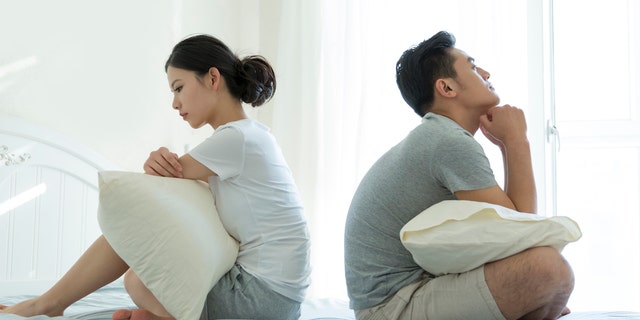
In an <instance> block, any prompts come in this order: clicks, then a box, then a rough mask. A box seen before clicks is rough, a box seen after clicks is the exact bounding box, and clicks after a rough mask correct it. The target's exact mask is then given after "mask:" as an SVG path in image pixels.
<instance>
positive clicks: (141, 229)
mask: <svg viewBox="0 0 640 320" xmlns="http://www.w3.org/2000/svg"><path fill="white" fill-rule="evenodd" d="M98 180H99V186H100V202H99V206H98V221H99V223H100V227H101V228H102V232H103V233H104V236H105V238H106V239H107V241H108V242H109V243H110V244H111V246H112V247H113V248H114V249H115V251H116V253H118V255H119V256H120V257H121V258H122V259H123V260H124V261H125V262H126V263H127V264H128V265H129V266H130V267H131V269H132V270H133V271H134V272H135V273H136V274H137V275H138V277H139V278H140V279H141V280H142V282H143V283H144V284H145V285H146V286H147V288H149V290H151V292H153V294H154V295H155V297H156V298H157V299H158V300H159V301H160V303H162V305H163V306H164V307H165V308H166V309H167V311H169V313H171V315H172V316H173V317H175V318H177V319H181V320H183V319H184V320H191V319H199V318H200V314H201V313H202V309H203V306H204V302H205V299H206V296H207V294H208V293H209V291H210V290H211V288H212V287H213V286H214V285H215V283H216V282H217V281H218V280H219V279H220V278H221V277H222V276H223V275H224V274H225V273H226V272H227V271H229V270H230V269H231V267H232V266H233V265H234V263H235V260H236V258H237V255H238V243H237V242H236V241H235V240H234V239H233V238H232V237H231V236H229V234H228V233H227V232H226V230H225V229H224V227H223V226H222V223H221V222H220V219H219V217H218V213H217V211H216V207H215V204H214V199H213V195H212V193H211V191H210V190H209V187H208V186H207V185H206V184H205V183H203V182H200V181H195V180H187V179H177V178H164V177H157V176H150V175H146V174H142V173H133V172H119V171H104V172H100V173H99V179H98Z"/></svg>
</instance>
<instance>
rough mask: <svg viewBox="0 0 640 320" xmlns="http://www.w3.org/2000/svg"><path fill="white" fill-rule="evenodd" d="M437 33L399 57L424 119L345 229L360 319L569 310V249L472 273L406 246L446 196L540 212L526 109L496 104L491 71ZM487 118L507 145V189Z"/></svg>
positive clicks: (369, 177)
mask: <svg viewBox="0 0 640 320" xmlns="http://www.w3.org/2000/svg"><path fill="white" fill-rule="evenodd" d="M454 45H455V38H454V37H453V35H451V34H449V33H447V32H439V33H437V34H436V35H434V36H433V37H431V38H430V39H428V40H425V41H423V42H422V43H420V44H419V45H418V46H416V47H413V48H411V49H409V50H407V51H405V52H404V54H403V55H402V56H401V57H400V59H399V61H398V63H397V65H396V76H397V83H398V87H399V89H400V92H401V94H402V96H403V98H404V99H405V101H406V102H407V103H408V104H409V105H410V106H411V107H412V108H413V110H414V111H415V112H416V113H417V114H418V115H420V116H421V117H422V118H423V121H422V123H421V124H420V125H418V126H417V127H416V128H415V129H414V130H413V131H412V132H411V133H409V135H408V136H407V137H406V138H405V139H404V140H403V141H401V142H400V143H399V144H397V145H396V146H394V147H393V148H391V149H390V150H389V151H388V152H387V153H386V154H384V155H383V156H382V157H381V158H380V159H379V160H378V161H377V162H376V163H375V164H374V165H373V166H372V168H371V169H370V170H369V172H368V173H367V174H366V175H365V177H364V178H363V179H362V181H361V183H360V186H359V187H358V189H357V191H356V193H355V195H354V197H353V201H352V203H351V207H350V208H349V214H348V216H347V221H346V228H345V272H346V280H347V288H348V292H349V297H350V300H351V301H350V305H351V308H352V309H354V310H355V312H356V318H357V319H359V320H361V319H556V318H558V317H559V316H561V315H562V314H565V313H568V312H569V310H568V309H567V308H566V303H567V300H568V299H569V295H570V294H571V291H572V290H573V283H574V280H573V273H572V271H571V268H570V267H569V265H568V264H567V262H566V261H565V260H564V259H563V258H562V256H561V255H560V253H559V252H558V251H557V250H556V249H553V248H550V247H540V248H533V249H529V250H526V251H523V252H521V253H518V254H516V255H513V256H511V257H508V258H506V259H503V260H500V261H495V262H492V263H488V264H486V265H484V266H482V267H479V268H477V269H475V270H472V271H469V272H466V273H462V274H449V275H444V276H440V277H434V276H433V275H430V274H429V273H428V272H426V271H425V270H423V269H421V268H420V267H419V266H418V265H417V264H416V263H415V262H414V261H413V259H412V257H411V254H410V253H409V252H408V251H407V250H406V249H405V248H404V247H403V245H402V243H401V241H400V237H399V232H400V229H401V228H402V227H403V226H404V224H406V223H407V222H408V221H409V220H411V219H412V218H413V217H415V216H416V215H417V214H419V213H420V212H422V211H423V210H425V209H427V208H428V207H430V206H432V205H434V204H436V203H438V202H441V201H443V200H452V199H458V200H472V201H481V202H489V203H493V204H498V205H502V206H504V207H508V208H511V209H514V210H518V211H521V212H529V213H535V212H536V190H535V182H534V178H533V170H532V165H531V151H530V148H529V142H528V140H527V136H526V121H525V118H524V113H523V112H522V110H520V109H518V108H516V107H513V106H509V105H504V106H497V105H498V103H499V102H500V99H499V97H498V95H497V94H496V93H495V91H494V88H493V87H492V86H491V83H490V82H489V81H488V79H489V73H488V72H487V71H485V70H483V69H481V68H479V67H477V66H476V65H475V63H474V60H473V58H471V57H470V56H468V55H467V54H466V53H465V52H464V51H461V50H459V49H457V48H455V47H454ZM478 129H481V131H482V132H483V133H484V135H485V136H486V137H487V138H488V139H489V140H490V141H492V142H493V143H494V144H496V145H497V146H499V147H500V149H501V151H502V155H503V159H504V163H505V166H504V167H505V184H504V190H503V189H502V188H500V186H499V185H498V183H497V182H496V180H495V177H494V175H493V172H492V170H491V168H490V166H489V161H488V159H487V157H486V156H485V154H484V151H483V149H482V147H481V146H480V145H479V143H478V142H477V141H476V140H475V139H474V138H473V135H474V134H475V133H476V132H477V130H478Z"/></svg>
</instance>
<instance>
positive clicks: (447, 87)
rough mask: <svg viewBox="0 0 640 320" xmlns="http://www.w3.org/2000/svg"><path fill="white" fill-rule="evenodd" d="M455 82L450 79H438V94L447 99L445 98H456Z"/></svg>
mask: <svg viewBox="0 0 640 320" xmlns="http://www.w3.org/2000/svg"><path fill="white" fill-rule="evenodd" d="M454 85H455V84H454V83H453V80H452V79H450V78H444V79H438V80H436V85H435V87H436V93H437V94H439V95H441V96H443V97H445V98H453V97H455V96H456V91H455V90H454V89H453V88H454Z"/></svg>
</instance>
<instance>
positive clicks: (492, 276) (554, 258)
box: [485, 247, 574, 319]
mask: <svg viewBox="0 0 640 320" xmlns="http://www.w3.org/2000/svg"><path fill="white" fill-rule="evenodd" d="M485 280H486V281H487V285H488V286H489V289H490V291H491V294H492V295H493V297H494V299H495V301H496V303H497V304H498V306H499V308H500V310H501V311H502V313H503V314H504V315H505V317H506V318H507V319H518V318H520V317H523V316H524V315H526V314H529V313H530V312H533V311H534V310H546V309H549V308H552V306H555V305H558V304H562V306H561V307H563V306H564V304H566V300H567V299H568V297H569V295H570V294H571V291H573V285H574V279H573V272H572V270H571V267H570V266H569V264H568V263H567V261H566V260H565V259H564V258H563V257H562V255H561V254H560V253H559V252H558V250H556V249H554V248H551V247H538V248H531V249H528V250H525V251H523V252H520V253H518V254H516V255H513V256H511V257H508V258H505V259H503V260H499V261H495V262H492V263H489V264H487V265H485ZM554 308H555V307H554ZM560 311H562V310H559V311H558V313H559V312H560ZM545 312H546V311H545Z"/></svg>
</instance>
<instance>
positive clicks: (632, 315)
mask: <svg viewBox="0 0 640 320" xmlns="http://www.w3.org/2000/svg"><path fill="white" fill-rule="evenodd" d="M29 297H32V296H12V297H4V298H3V297H0V304H8V305H11V304H14V303H17V302H20V301H22V300H24V299H26V298H29ZM127 308H128V309H134V308H135V305H134V304H133V302H132V301H131V299H130V298H129V296H128V295H127V293H126V292H125V290H124V288H123V287H122V284H121V283H114V284H111V285H108V286H105V287H104V288H102V289H100V290H98V291H96V292H94V293H92V294H90V295H89V296H87V297H85V298H84V299H82V300H80V301H78V302H77V303H75V304H73V305H72V306H71V307H69V308H68V309H67V311H66V312H65V315H64V316H62V317H47V316H35V317H28V318H25V317H20V316H16V315H9V314H0V320H25V319H28V320H52V319H53V320H110V319H111V314H112V313H113V312H114V311H115V310H118V309H127ZM301 313H302V315H301V317H300V319H301V320H323V319H324V320H355V316H354V314H353V311H352V310H350V309H349V305H348V302H347V301H344V300H341V299H332V298H324V299H308V300H306V301H305V302H304V303H303V304H302V310H301ZM561 319H562V320H616V319H617V320H620V319H629V320H640V312H633V311H588V312H587V311H578V312H573V313H571V314H569V315H567V316H564V317H562V318H561Z"/></svg>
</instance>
